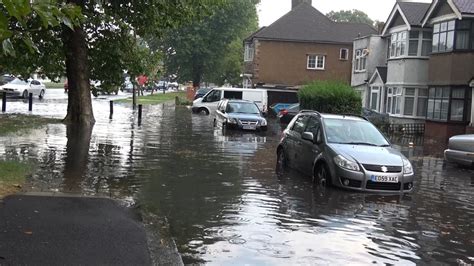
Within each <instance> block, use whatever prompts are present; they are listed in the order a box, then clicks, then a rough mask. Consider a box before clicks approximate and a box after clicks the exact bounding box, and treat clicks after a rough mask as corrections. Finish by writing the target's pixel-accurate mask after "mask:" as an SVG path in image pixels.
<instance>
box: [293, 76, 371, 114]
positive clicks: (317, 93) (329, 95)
mask: <svg viewBox="0 0 474 266" xmlns="http://www.w3.org/2000/svg"><path fill="white" fill-rule="evenodd" d="M298 98H299V102H300V108H301V109H310V110H315V111H318V112H320V113H331V114H357V115H360V114H361V109H362V101H361V98H360V95H359V94H358V93H357V92H356V91H354V90H353V89H352V88H351V87H350V86H349V85H347V84H345V83H343V82H341V81H314V82H312V83H309V84H308V85H305V86H303V88H301V89H300V90H299V91H298Z"/></svg>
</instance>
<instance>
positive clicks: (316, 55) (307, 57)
mask: <svg viewBox="0 0 474 266" xmlns="http://www.w3.org/2000/svg"><path fill="white" fill-rule="evenodd" d="M311 56H314V57H315V58H314V68H313V67H310V66H309V58H310V57H311ZM319 57H322V58H323V67H322V68H321V67H318V59H319ZM325 67H326V56H325V55H318V54H309V55H307V56H306V69H309V70H324V69H325Z"/></svg>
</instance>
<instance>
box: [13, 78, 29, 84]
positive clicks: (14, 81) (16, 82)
mask: <svg viewBox="0 0 474 266" xmlns="http://www.w3.org/2000/svg"><path fill="white" fill-rule="evenodd" d="M9 84H15V85H26V84H28V83H26V82H25V81H23V80H21V79H17V78H16V79H14V80H12V81H10V82H9Z"/></svg>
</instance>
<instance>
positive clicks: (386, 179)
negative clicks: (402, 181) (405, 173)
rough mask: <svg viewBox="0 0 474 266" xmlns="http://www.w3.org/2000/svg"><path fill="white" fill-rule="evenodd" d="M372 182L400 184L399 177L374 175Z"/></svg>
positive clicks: (371, 178)
mask: <svg viewBox="0 0 474 266" xmlns="http://www.w3.org/2000/svg"><path fill="white" fill-rule="evenodd" d="M370 180H372V182H385V183H398V176H380V175H372V176H371V177H370Z"/></svg>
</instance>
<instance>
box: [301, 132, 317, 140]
mask: <svg viewBox="0 0 474 266" xmlns="http://www.w3.org/2000/svg"><path fill="white" fill-rule="evenodd" d="M301 138H303V139H304V140H307V141H311V142H314V136H313V133H311V132H303V134H302V135H301Z"/></svg>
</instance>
